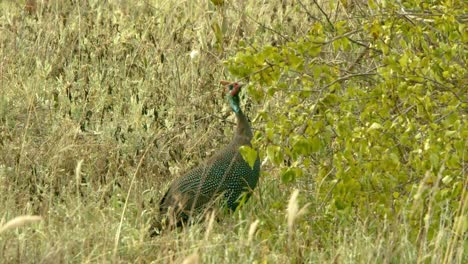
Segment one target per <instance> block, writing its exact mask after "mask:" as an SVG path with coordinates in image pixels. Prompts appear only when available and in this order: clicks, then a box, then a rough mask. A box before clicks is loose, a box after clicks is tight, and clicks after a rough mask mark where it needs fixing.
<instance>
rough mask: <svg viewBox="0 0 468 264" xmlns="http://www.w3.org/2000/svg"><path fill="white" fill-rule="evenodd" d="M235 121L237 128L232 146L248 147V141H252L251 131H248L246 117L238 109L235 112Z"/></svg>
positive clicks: (248, 125)
mask: <svg viewBox="0 0 468 264" xmlns="http://www.w3.org/2000/svg"><path fill="white" fill-rule="evenodd" d="M236 119H237V128H236V133H235V134H234V140H233V143H234V144H238V145H250V140H252V136H253V135H252V130H251V129H250V124H249V121H248V120H247V117H246V116H245V115H244V113H243V112H242V110H240V109H239V111H238V112H236Z"/></svg>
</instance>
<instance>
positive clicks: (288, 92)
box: [226, 1, 468, 238]
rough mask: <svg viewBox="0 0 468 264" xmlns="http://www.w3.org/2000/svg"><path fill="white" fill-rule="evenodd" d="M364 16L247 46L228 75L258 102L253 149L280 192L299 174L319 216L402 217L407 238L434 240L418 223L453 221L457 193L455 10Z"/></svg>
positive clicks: (417, 6)
mask: <svg viewBox="0 0 468 264" xmlns="http://www.w3.org/2000/svg"><path fill="white" fill-rule="evenodd" d="M369 6H370V9H369V10H368V13H367V14H366V15H365V16H364V17H362V18H356V19H355V20H352V21H349V20H348V21H346V20H338V21H337V22H335V23H333V25H332V26H330V24H328V23H325V22H323V21H322V22H315V23H313V24H312V25H311V26H310V28H309V30H308V31H307V32H306V33H305V34H304V35H302V36H296V37H294V38H293V39H290V40H285V41H283V42H282V43H280V44H276V45H268V44H265V45H258V44H257V43H255V42H254V43H252V44H251V45H249V46H247V47H244V48H242V49H241V51H239V52H238V53H237V54H236V55H235V56H234V57H232V58H231V59H229V60H228V61H226V65H227V67H228V68H229V70H230V72H231V73H232V74H233V75H236V76H238V77H242V78H245V77H249V78H250V80H251V81H252V83H253V85H252V86H253V87H257V88H256V89H255V90H254V91H252V92H251V95H252V97H253V98H254V99H255V100H257V101H263V102H265V103H264V109H263V110H262V111H261V112H260V113H259V116H260V117H261V118H262V120H264V122H265V127H264V129H263V132H262V133H264V134H265V135H264V136H260V138H265V139H266V140H265V141H258V142H257V143H256V144H257V145H258V146H260V149H261V152H262V153H266V156H267V157H268V160H269V161H270V162H271V163H272V164H273V165H274V166H278V169H279V170H280V173H279V175H280V177H281V182H282V183H283V184H291V183H294V182H295V179H296V178H297V177H300V176H299V175H303V174H304V175H307V177H311V178H312V179H313V182H315V185H319V187H318V193H317V194H316V195H318V199H319V200H321V201H322V203H323V204H324V206H325V208H326V209H325V210H326V211H329V212H333V211H336V212H337V213H338V211H346V212H347V213H348V214H350V213H351V212H353V213H352V214H353V215H355V216H356V217H359V218H364V219H365V218H369V217H371V218H374V219H379V218H381V219H384V218H385V219H388V218H393V219H408V221H410V223H411V225H412V226H413V227H414V229H413V231H414V234H413V235H414V236H413V238H416V235H418V234H419V235H420V231H419V230H420V229H422V228H425V229H424V230H425V232H426V233H425V234H426V235H427V236H429V238H432V236H433V234H434V232H435V231H436V230H437V229H438V228H440V226H438V224H437V223H438V221H426V220H423V218H424V219H426V217H431V218H433V219H439V218H440V216H441V215H442V214H444V213H445V212H447V211H450V212H453V215H452V216H455V215H456V214H457V213H456V212H458V211H459V210H460V208H461V207H462V206H463V200H464V198H463V197H462V193H461V192H460V190H461V189H463V188H466V175H465V173H464V170H466V157H467V155H468V152H467V149H468V144H467V141H466V139H467V138H468V125H467V122H466V120H467V113H466V109H467V108H468V96H467V95H468V93H467V90H466V89H467V88H466V76H468V72H467V68H466V57H467V45H466V43H467V42H466V38H467V35H466V26H465V24H464V23H463V22H462V20H463V19H464V18H463V17H464V11H463V10H466V9H464V8H463V6H465V5H464V4H463V3H462V2H461V1H451V2H443V3H442V2H441V3H439V4H437V5H434V4H429V3H423V2H421V1H405V4H404V6H400V5H399V4H397V3H396V2H395V3H390V2H389V1H385V2H383V3H382V4H380V2H379V3H377V2H370V3H369ZM465 7H466V6H465ZM402 8H403V9H402ZM409 10H411V12H409ZM352 51H359V52H358V53H356V52H352ZM298 166H299V167H298ZM330 171H332V174H331V176H330V175H329V172H330ZM463 186H464V187H463ZM351 209H352V210H351ZM457 210H458V211H457Z"/></svg>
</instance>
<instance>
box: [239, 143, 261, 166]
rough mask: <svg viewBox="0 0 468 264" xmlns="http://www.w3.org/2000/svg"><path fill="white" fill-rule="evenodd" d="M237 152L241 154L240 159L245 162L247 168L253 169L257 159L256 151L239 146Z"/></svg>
mask: <svg viewBox="0 0 468 264" xmlns="http://www.w3.org/2000/svg"><path fill="white" fill-rule="evenodd" d="M239 152H240V153H241V155H242V158H243V159H244V160H245V161H247V163H248V164H249V166H250V167H251V168H252V169H253V167H254V164H255V161H256V160H257V157H258V153H257V151H256V150H255V149H253V148H251V147H249V146H241V147H240V149H239Z"/></svg>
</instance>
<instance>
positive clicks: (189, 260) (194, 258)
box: [182, 252, 200, 264]
mask: <svg viewBox="0 0 468 264" xmlns="http://www.w3.org/2000/svg"><path fill="white" fill-rule="evenodd" d="M198 263H200V256H199V255H198V254H197V253H196V252H195V253H193V254H192V255H190V256H188V257H186V258H185V259H184V261H182V264H198Z"/></svg>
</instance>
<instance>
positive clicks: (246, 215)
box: [0, 0, 466, 263]
mask: <svg viewBox="0 0 468 264" xmlns="http://www.w3.org/2000/svg"><path fill="white" fill-rule="evenodd" d="M225 2H226V6H225V8H222V9H220V8H217V7H215V6H213V5H212V4H211V1H208V0H206V1H129V2H127V1H97V0H90V1H53V0H50V1H23V2H16V1H2V2H0V45H1V50H0V58H1V61H2V63H1V65H0V79H1V88H0V90H1V94H0V208H2V209H1V210H0V226H2V227H1V228H0V230H1V231H0V262H2V263H12V262H16V263H64V262H75V263H110V262H111V263H127V262H132V263H148V262H152V263H181V262H182V263H249V262H266V263H290V262H297V263H301V262H309V263H324V262H334V263H388V262H392V263H410V262H415V261H420V262H431V259H432V258H431V257H430V255H429V254H434V255H435V256H436V258H435V259H436V260H435V262H437V260H444V261H445V263H449V262H452V261H454V262H457V261H458V262H460V261H461V260H462V259H466V257H465V256H464V255H463V246H460V244H461V243H462V242H460V240H455V241H454V240H453V236H451V235H450V233H451V232H456V233H457V234H461V233H462V232H463V231H462V230H466V227H463V225H464V224H466V207H463V208H460V213H459V214H458V216H459V218H458V219H457V222H456V223H457V224H456V229H455V230H452V229H450V228H442V229H441V231H440V234H437V239H436V240H435V243H436V244H435V245H427V246H428V248H426V249H425V250H424V255H423V256H420V255H419V254H420V252H419V249H418V248H417V247H416V246H415V245H414V244H413V243H412V242H411V240H410V239H409V236H408V234H407V229H408V228H409V227H408V226H406V225H405V222H401V223H398V225H397V224H395V223H385V225H384V226H383V227H381V226H379V227H378V229H376V228H375V226H373V225H372V224H371V223H369V222H368V221H367V219H365V220H359V221H355V222H353V223H352V224H350V223H349V222H346V221H342V219H340V218H339V217H337V216H330V215H329V214H324V213H323V212H322V211H321V209H320V208H317V207H316V206H314V204H312V203H311V204H310V205H309V204H308V203H307V202H303V201H304V200H305V201H311V200H313V196H314V193H313V192H310V191H308V192H302V193H299V192H298V191H292V189H290V188H293V187H296V188H300V187H301V186H299V185H298V186H293V185H291V186H282V185H280V184H278V182H277V177H276V176H275V170H274V169H272V168H270V167H269V165H268V164H267V165H265V166H264V171H265V173H264V174H263V175H262V179H261V183H260V187H259V188H260V191H259V192H256V193H255V195H254V197H252V198H251V200H250V201H249V202H248V203H247V204H246V205H245V207H243V208H242V210H240V211H239V212H236V213H234V214H232V215H225V214H223V213H219V214H218V215H217V216H216V217H220V218H222V221H219V222H217V221H215V215H214V214H213V215H211V216H210V217H208V218H207V220H206V221H202V222H201V223H200V224H197V225H194V226H192V227H191V228H187V229H185V230H175V231H174V232H172V233H167V234H164V235H163V236H161V237H158V238H149V237H148V234H147V230H148V227H149V223H150V222H151V220H152V218H153V217H154V216H156V215H157V203H158V201H159V199H160V197H161V195H162V194H163V192H164V190H165V189H166V186H167V184H168V182H170V180H171V179H172V178H173V177H176V176H177V175H178V173H181V172H183V171H184V170H186V169H188V168H190V167H192V166H194V165H195V164H197V163H198V162H199V161H200V160H202V159H204V158H205V157H207V156H209V155H211V154H212V153H213V151H215V150H216V149H218V148H220V146H222V145H223V144H225V143H227V142H228V141H229V138H230V137H231V135H232V130H233V129H232V128H233V123H232V122H231V121H232V120H233V119H232V118H233V117H232V115H230V112H229V111H228V109H227V107H226V103H225V101H224V99H223V97H222V95H221V87H219V86H218V85H217V83H218V81H219V80H220V79H230V78H229V77H230V76H229V75H228V74H227V73H226V72H225V70H224V68H223V65H222V61H223V60H224V59H226V58H228V57H229V56H230V55H232V54H234V52H235V50H236V45H237V42H238V41H240V40H241V39H246V40H251V39H252V38H253V36H255V38H256V42H257V43H259V44H262V43H270V42H275V41H279V39H280V37H279V36H278V35H276V34H274V33H273V32H272V31H271V30H269V29H268V28H278V27H281V30H284V31H288V32H292V33H297V34H301V32H306V31H307V30H308V29H307V28H308V26H309V24H310V23H309V22H308V21H305V20H304V19H303V16H302V15H304V11H303V10H301V9H300V8H297V6H294V5H286V6H283V5H282V4H281V1H278V3H276V2H275V1H272V2H271V3H263V2H262V1H253V0H251V1H240V0H239V1H225ZM302 2H305V1H302ZM311 10H312V9H311ZM215 24H217V25H220V27H221V28H222V30H223V31H224V33H223V39H222V40H221V41H222V42H221V43H220V42H219V41H220V40H219V39H217V37H216V34H215V33H214V30H213V28H214V25H215ZM265 26H266V27H265ZM292 33H291V34H292ZM194 51H196V52H198V55H197V56H193V55H194V54H195V53H193V52H194ZM190 54H192V56H190ZM245 101H246V104H247V106H248V107H247V108H248V115H249V116H250V117H251V118H252V119H254V117H255V113H256V109H257V108H258V107H259V106H258V105H255V104H254V103H252V102H250V101H249V100H248V99H247V100H245ZM260 126H261V124H254V127H255V128H258V127H260ZM269 172H271V173H269ZM312 189H313V188H312ZM307 190H310V188H307ZM291 193H292V194H291ZM260 194H261V195H260ZM289 197H291V198H290V200H289V201H290V202H289V205H287V201H288V199H289ZM464 197H466V196H464ZM301 199H303V200H301ZM299 204H307V205H306V206H304V207H302V209H300V208H301V207H300V206H299ZM465 204H466V203H465ZM21 215H27V216H26V217H21ZM300 215H302V217H298V216H300ZM18 216H20V217H18ZM40 219H42V221H41V222H40V224H32V223H33V222H37V221H38V220H40ZM463 219H464V220H463ZM445 226H449V225H445ZM447 241H448V242H447ZM431 243H433V242H431ZM447 243H449V246H447ZM448 256H450V257H448ZM452 257H453V258H452Z"/></svg>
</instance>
